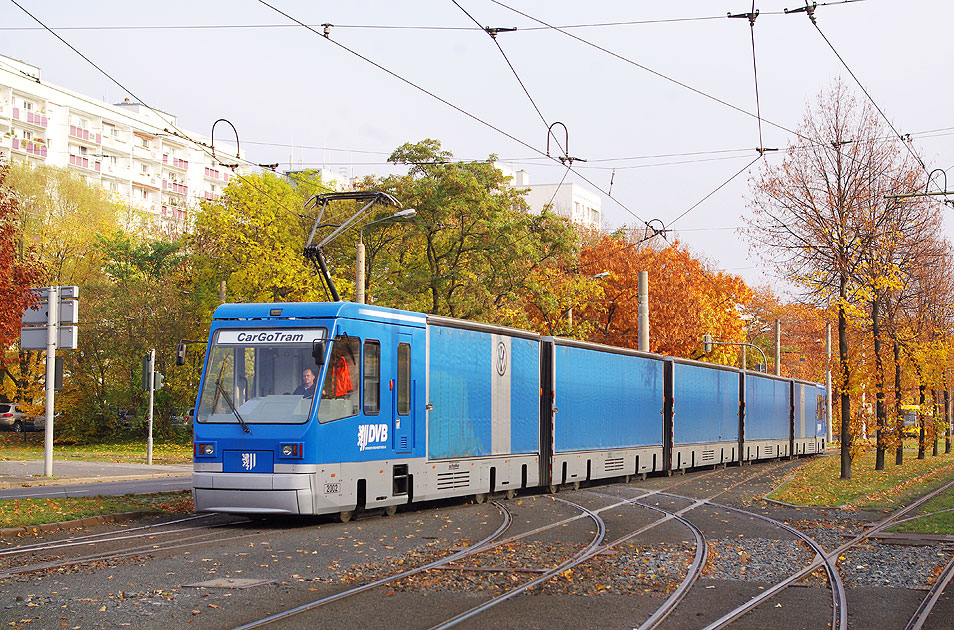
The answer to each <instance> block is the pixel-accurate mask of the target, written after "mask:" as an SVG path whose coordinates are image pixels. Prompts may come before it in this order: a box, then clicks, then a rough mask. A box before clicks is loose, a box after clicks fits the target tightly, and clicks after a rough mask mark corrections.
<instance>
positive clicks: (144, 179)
mask: <svg viewBox="0 0 954 630" xmlns="http://www.w3.org/2000/svg"><path fill="white" fill-rule="evenodd" d="M132 180H133V183H134V184H135V185H137V186H141V187H143V188H147V189H149V190H159V186H158V182H157V181H156V177H155V175H149V174H143V173H134V174H133V176H132Z"/></svg>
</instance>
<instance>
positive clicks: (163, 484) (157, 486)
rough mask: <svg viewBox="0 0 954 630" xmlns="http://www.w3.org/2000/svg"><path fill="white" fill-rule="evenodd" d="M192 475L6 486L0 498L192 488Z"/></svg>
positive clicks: (55, 496) (119, 493) (113, 493)
mask: <svg viewBox="0 0 954 630" xmlns="http://www.w3.org/2000/svg"><path fill="white" fill-rule="evenodd" d="M191 489H192V477H191V476H188V477H164V478H160V479H139V480H134V481H102V482H98V483H80V484H68V485H57V486H33V487H26V488H6V489H2V490H0V500H3V499H27V498H35V497H45V498H63V497H94V496H100V495H107V496H122V495H124V494H148V493H151V492H172V491H175V490H191Z"/></svg>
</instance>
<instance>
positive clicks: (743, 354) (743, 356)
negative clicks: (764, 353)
mask: <svg viewBox="0 0 954 630" xmlns="http://www.w3.org/2000/svg"><path fill="white" fill-rule="evenodd" d="M747 350H748V348H746V347H745V346H742V369H743V370H744V369H745V363H746V359H747V358H748V353H747Z"/></svg>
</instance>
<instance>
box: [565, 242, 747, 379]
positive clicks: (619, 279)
mask: <svg viewBox="0 0 954 630" xmlns="http://www.w3.org/2000/svg"><path fill="white" fill-rule="evenodd" d="M580 268H581V269H584V270H586V273H587V274H588V275H591V276H592V275H595V274H599V273H603V272H608V274H609V275H608V276H607V277H606V278H604V279H603V294H604V295H603V300H602V301H601V302H599V303H590V304H587V305H585V306H584V307H583V308H582V309H581V310H582V313H581V314H582V316H583V317H586V318H587V319H589V320H591V321H593V322H595V324H594V330H593V332H592V335H591V337H590V340H592V341H597V342H600V343H607V344H611V345H616V346H622V347H627V348H636V347H637V345H638V273H639V272H640V271H648V272H649V317H650V324H649V332H650V334H649V349H650V351H651V352H658V353H660V354H668V355H672V356H677V357H694V358H701V357H702V354H701V339H702V336H703V335H704V334H711V335H712V336H713V338H715V339H716V340H717V341H732V342H738V341H741V340H742V338H743V336H744V321H743V320H742V317H741V309H742V308H743V307H744V306H745V305H746V304H747V302H748V301H749V299H750V298H751V296H752V292H751V290H750V289H749V287H748V286H747V285H746V284H745V282H743V280H742V278H740V277H739V276H734V275H731V274H727V273H724V272H714V271H711V270H709V269H708V267H707V265H706V263H705V261H703V260H701V259H700V258H698V257H696V256H694V255H693V254H692V252H691V251H690V250H689V248H688V247H686V246H685V245H683V244H682V243H680V242H678V241H676V242H674V243H671V244H667V245H666V246H665V247H662V246H653V245H652V244H645V243H639V242H636V241H635V240H634V238H633V237H631V236H629V235H627V234H626V233H624V232H618V233H616V234H614V235H612V236H610V235H605V234H604V235H601V236H600V237H598V238H596V239H595V240H594V241H593V242H592V243H590V244H588V245H585V246H584V247H583V248H582V250H581V252H580ZM737 357H738V351H737V349H735V348H733V347H731V346H716V348H715V350H714V351H713V352H712V353H711V354H710V355H708V357H706V359H707V360H711V361H716V362H719V363H725V364H736V361H737Z"/></svg>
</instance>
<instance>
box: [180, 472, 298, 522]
mask: <svg viewBox="0 0 954 630" xmlns="http://www.w3.org/2000/svg"><path fill="white" fill-rule="evenodd" d="M313 479H314V476H313V475H309V474H278V473H276V474H253V473H222V472H196V473H193V474H192V486H193V491H192V494H193V498H194V500H195V510H196V512H227V513H230V514H314V513H315V510H314V489H313V488H312V483H313Z"/></svg>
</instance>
